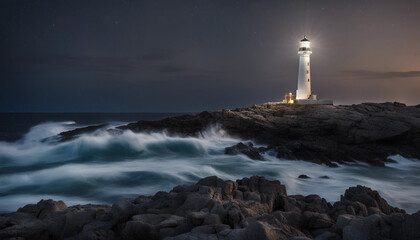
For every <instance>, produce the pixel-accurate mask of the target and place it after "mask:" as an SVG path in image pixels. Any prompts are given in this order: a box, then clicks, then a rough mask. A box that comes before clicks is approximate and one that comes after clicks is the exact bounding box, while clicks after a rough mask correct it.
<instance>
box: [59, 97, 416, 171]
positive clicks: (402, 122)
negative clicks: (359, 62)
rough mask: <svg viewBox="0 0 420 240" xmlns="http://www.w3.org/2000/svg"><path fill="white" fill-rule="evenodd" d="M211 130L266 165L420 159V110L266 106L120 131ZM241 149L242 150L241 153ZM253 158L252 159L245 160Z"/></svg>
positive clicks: (67, 134)
mask: <svg viewBox="0 0 420 240" xmlns="http://www.w3.org/2000/svg"><path fill="white" fill-rule="evenodd" d="M211 126H221V128H223V130H225V131H226V132H227V133H228V134H229V135H231V136H234V137H238V138H240V139H244V140H252V141H254V142H255V143H257V144H262V145H265V146H267V147H266V148H254V147H252V146H248V147H247V145H245V146H243V145H240V146H234V148H233V149H227V150H226V153H227V154H235V153H236V154H238V153H242V154H246V155H248V156H249V157H251V158H252V159H256V160H262V157H261V156H260V155H261V153H263V152H265V151H268V150H270V151H274V152H276V154H277V157H278V158H283V159H289V160H295V159H298V160H306V161H311V162H314V163H318V164H326V165H328V166H331V167H334V166H337V164H336V163H346V162H352V161H361V162H366V163H369V164H371V165H374V166H384V164H385V163H386V162H388V161H391V160H390V159H388V157H389V156H390V155H396V154H399V155H401V156H403V157H406V158H417V159H420V105H417V106H406V105H404V104H401V103H396V102H395V103H389V102H388V103H363V104H355V105H350V106H332V105H294V104H280V103H266V104H262V105H254V106H250V107H246V108H238V109H233V110H226V109H225V110H221V111H216V112H207V111H205V112H201V113H198V114H187V115H182V116H177V117H169V118H165V119H162V120H160V121H138V122H135V123H130V124H128V125H125V126H120V127H118V128H117V129H108V131H109V132H112V133H115V134H118V131H120V130H131V131H134V132H161V131H166V132H168V133H169V134H173V135H180V136H199V135H200V134H201V133H202V132H203V131H205V130H206V129H208V128H209V127H211ZM99 128H106V127H104V126H103V125H97V126H90V127H86V128H79V129H75V130H72V131H67V132H63V133H61V134H60V138H61V141H66V140H70V139H73V138H75V137H77V136H78V135H80V134H83V133H89V132H93V131H96V130H97V129H99ZM238 147H239V148H238ZM247 153H249V154H247Z"/></svg>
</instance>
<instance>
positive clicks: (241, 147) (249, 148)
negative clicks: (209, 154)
mask: <svg viewBox="0 0 420 240" xmlns="http://www.w3.org/2000/svg"><path fill="white" fill-rule="evenodd" d="M225 154H227V155H237V154H244V155H245V156H247V157H249V158H251V159H253V160H260V161H263V160H264V157H263V156H262V155H261V150H260V149H258V148H255V147H254V146H253V145H252V143H248V144H244V143H242V142H240V143H238V144H236V145H234V146H232V147H227V148H225Z"/></svg>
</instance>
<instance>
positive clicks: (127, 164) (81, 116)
mask: <svg viewBox="0 0 420 240" xmlns="http://www.w3.org/2000/svg"><path fill="white" fill-rule="evenodd" d="M175 115H180V114H177V113H44V114H38V113H28V114H27V113H2V114H0V183H1V184H0V212H11V211H16V210H17V209H18V208H19V207H23V206H24V205H25V204H29V203H37V202H38V201H39V200H41V199H50V198H52V199H54V200H63V201H64V202H65V203H66V204H67V205H76V204H86V203H97V204H102V203H104V204H112V203H113V202H116V201H117V200H119V199H122V198H132V197H136V196H138V195H153V194H154V193H156V192H157V191H169V190H171V189H172V188H173V187H174V186H176V185H179V184H191V183H195V182H196V181H198V180H199V179H200V178H203V177H207V176H211V175H216V176H219V177H221V178H223V179H231V180H236V179H240V178H243V177H250V176H253V175H260V176H265V177H266V178H268V179H277V180H280V182H281V183H282V184H285V185H286V188H287V192H288V194H302V195H308V194H318V195H320V196H321V197H323V198H325V199H326V200H327V201H329V202H331V203H333V202H335V201H338V200H339V199H340V195H342V194H344V191H345V190H346V189H347V188H348V187H350V186H355V185H358V184H360V185H365V186H368V187H370V188H372V189H374V190H377V191H378V192H379V193H380V194H381V196H382V197H384V198H385V199H386V200H387V201H388V202H389V203H390V204H391V205H393V206H396V207H400V208H403V209H405V210H406V211H407V212H409V213H413V212H417V211H418V210H420V201H419V199H420V185H419V184H418V183H419V182H420V161H419V160H417V159H407V158H403V157H401V156H398V155H397V156H391V158H392V159H394V160H395V163H387V164H386V167H385V168H380V167H371V166H368V165H366V164H364V163H358V162H355V163H351V164H348V165H340V166H339V167H338V168H330V167H327V166H324V165H317V164H314V163H310V162H305V161H290V160H286V159H278V158H276V157H275V153H274V152H268V153H266V154H265V155H264V157H265V159H266V161H254V160H251V159H249V158H247V157H246V156H242V155H238V156H229V155H225V154H224V149H225V147H228V146H232V145H234V144H236V143H238V142H240V141H248V139H237V138H233V137H231V136H229V134H228V133H226V132H225V131H224V130H223V129H222V128H221V127H220V126H209V128H208V129H207V130H206V131H204V132H203V133H202V134H201V135H200V136H199V137H179V136H169V135H168V134H166V133H165V132H164V131H163V132H156V133H133V132H131V131H128V130H127V131H124V132H123V133H122V134H118V135H113V134H112V133H110V132H107V131H102V130H98V131H96V132H94V133H91V134H85V135H83V136H81V137H79V138H76V139H74V140H71V141H67V142H62V143H59V142H57V141H54V140H51V139H54V138H52V137H54V136H56V135H57V134H58V133H60V132H62V131H67V130H71V129H74V128H77V127H82V126H87V125H91V124H101V123H108V124H109V125H110V127H116V126H120V125H124V124H127V123H129V122H134V121H137V120H158V119H161V118H163V117H168V116H175ZM257 146H258V145H257ZM301 174H306V175H308V176H309V177H310V178H309V179H300V178H298V176H299V175H301ZM322 176H328V178H321V177H322Z"/></svg>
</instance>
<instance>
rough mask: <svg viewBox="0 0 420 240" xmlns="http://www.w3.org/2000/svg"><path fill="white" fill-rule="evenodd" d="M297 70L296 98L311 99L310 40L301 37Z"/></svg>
mask: <svg viewBox="0 0 420 240" xmlns="http://www.w3.org/2000/svg"><path fill="white" fill-rule="evenodd" d="M298 54H299V72H298V85H297V90H296V99H297V100H300V99H313V97H311V70H310V69H311V60H310V57H311V54H312V51H311V42H310V41H309V40H308V39H307V38H306V36H304V37H303V39H302V40H300V43H299V51H298Z"/></svg>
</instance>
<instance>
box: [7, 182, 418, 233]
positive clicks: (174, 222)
mask: <svg viewBox="0 0 420 240" xmlns="http://www.w3.org/2000/svg"><path fill="white" fill-rule="evenodd" d="M8 238H10V239H152V240H153V239H167V240H170V239H172V240H174V239H244V240H247V239H248V240H253V239H258V240H259V239H289V240H292V239H294V240H298V239H300V240H302V239H305V240H307V239H346V240H347V239H349V240H350V239H361V240H363V239H397V240H408V239H419V238H420V212H418V213H415V214H412V215H409V214H406V213H405V212H404V211H403V210H400V209H398V208H394V207H391V206H390V205H389V204H388V203H387V202H386V201H385V200H384V199H383V198H381V197H380V196H379V194H378V193H377V192H376V191H373V190H371V189H369V188H367V187H363V186H357V187H351V188H349V189H348V190H346V192H345V194H344V196H342V198H341V200H340V201H339V202H336V203H334V204H333V205H332V204H330V203H328V202H327V201H326V200H325V199H323V198H321V197H319V196H318V195H309V196H301V195H292V196H290V195H289V196H288V195H287V192H286V188H285V187H284V185H282V184H281V183H280V182H279V181H269V180H267V179H265V178H264V177H258V176H254V177H251V178H243V179H241V180H237V181H230V180H227V181H225V180H222V179H220V178H218V177H215V176H213V177H207V178H204V179H201V180H200V181H198V182H197V183H196V184H193V185H181V186H177V187H175V188H173V189H172V190H171V191H170V192H158V193H156V194H155V195H154V196H139V197H137V198H134V199H123V200H121V201H119V202H117V203H115V204H113V205H112V206H107V205H91V204H89V205H77V206H72V207H67V206H66V205H65V204H64V203H63V202H62V201H53V200H41V201H40V202H39V203H37V204H29V205H26V206H24V207H22V208H20V209H19V210H18V211H17V212H13V213H7V214H0V239H8Z"/></svg>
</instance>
